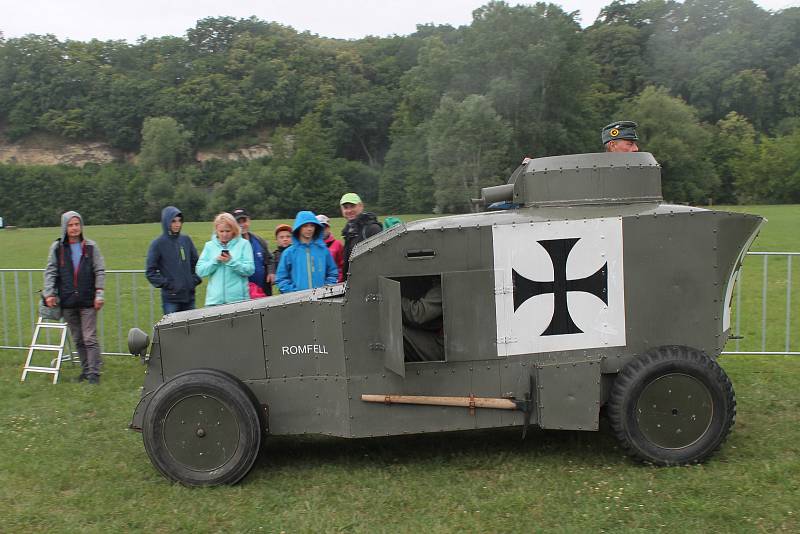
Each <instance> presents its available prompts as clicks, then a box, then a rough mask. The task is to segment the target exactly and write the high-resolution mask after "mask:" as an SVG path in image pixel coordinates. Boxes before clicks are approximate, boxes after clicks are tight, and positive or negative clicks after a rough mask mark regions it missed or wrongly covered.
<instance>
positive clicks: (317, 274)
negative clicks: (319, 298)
mask: <svg viewBox="0 0 800 534" xmlns="http://www.w3.org/2000/svg"><path fill="white" fill-rule="evenodd" d="M308 223H312V224H314V226H315V227H316V228H315V230H314V237H312V238H311V242H310V243H303V242H302V241H300V238H299V237H298V236H299V235H300V227H301V226H303V225H304V224H308ZM322 234H323V227H322V225H321V224H320V222H319V221H318V220H317V217H316V216H315V215H314V214H313V213H312V212H310V211H300V212H298V213H297V217H295V219H294V227H293V228H292V246H290V247H289V248H287V249H286V250H284V251H283V253H282V254H281V261H280V264H279V265H278V272H277V273H276V275H275V282H276V283H277V284H278V288H279V289H280V290H281V293H291V292H292V291H301V290H303V289H311V288H314V287H322V286H325V285H330V284H335V283H336V281H337V279H338V278H339V269H338V268H337V267H336V262H335V261H334V259H333V256H331V253H330V252H329V251H328V247H327V245H325V241H324V240H323V239H322Z"/></svg>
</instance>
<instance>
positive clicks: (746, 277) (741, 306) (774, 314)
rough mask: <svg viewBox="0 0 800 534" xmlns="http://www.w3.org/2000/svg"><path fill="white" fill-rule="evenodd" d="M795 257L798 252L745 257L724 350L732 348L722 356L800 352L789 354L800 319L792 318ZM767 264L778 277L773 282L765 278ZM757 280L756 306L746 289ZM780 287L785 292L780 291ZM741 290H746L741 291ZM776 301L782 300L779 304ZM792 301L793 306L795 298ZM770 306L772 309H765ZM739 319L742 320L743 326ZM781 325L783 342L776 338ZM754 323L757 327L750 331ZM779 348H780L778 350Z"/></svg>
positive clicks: (767, 268) (771, 279)
mask: <svg viewBox="0 0 800 534" xmlns="http://www.w3.org/2000/svg"><path fill="white" fill-rule="evenodd" d="M795 256H800V252H748V253H747V258H746V260H745V264H744V265H743V267H742V269H741V270H740V271H739V277H738V279H737V283H736V290H735V291H736V293H735V302H734V303H733V315H732V320H733V322H734V327H733V334H732V336H731V339H730V340H729V341H728V344H727V345H726V347H725V348H726V349H730V348H731V344H733V350H725V351H723V352H722V354H759V355H792V356H797V355H800V351H797V350H792V348H797V347H795V346H794V345H793V344H792V332H794V331H797V330H798V327H800V317H798V315H795V316H794V317H793V316H792V300H793V298H792V294H793V288H792V258H793V257H795ZM758 258H760V261H758ZM782 258H785V264H783V262H782V261H780V260H781V259H782ZM748 260H750V261H748ZM770 263H772V264H773V272H777V273H778V277H777V278H770V276H769V272H770V269H769V268H770ZM776 264H777V265H776ZM758 278H760V279H761V284H760V285H761V288H760V295H761V296H760V299H758V302H756V303H754V302H753V299H754V298H755V297H754V293H755V294H756V295H757V294H758V293H757V292H754V291H753V290H752V289H750V288H751V287H752V286H754V285H756V284H757V283H758ZM770 284H772V286H771V285H770ZM783 285H785V288H783V287H781V286H783ZM742 287H745V288H746V289H745V290H744V291H743V290H742ZM743 292H744V294H745V297H744V300H743V298H742V293H743ZM781 292H782V293H783V294H782V295H781V294H780V293H781ZM779 297H781V298H779ZM795 297H798V296H797V295H795ZM780 300H783V303H782V304H781V303H780ZM794 301H795V302H796V301H797V298H795V299H794ZM770 302H771V303H772V306H770V305H769V303H770ZM778 304H779V305H778ZM748 312H749V313H748ZM743 317H745V322H744V324H743V323H742V318H743ZM781 319H782V320H781ZM781 322H782V323H783V336H782V338H783V339H781V335H780V334H781V333H780V323H781ZM754 323H760V324H757V325H756V326H755V327H754ZM768 327H772V329H770V328H768ZM776 329H777V331H776ZM757 340H760V343H758V344H757ZM781 341H782V343H781ZM780 345H782V347H780V348H779V346H780ZM781 348H782V349H783V350H781Z"/></svg>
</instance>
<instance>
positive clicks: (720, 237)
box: [132, 153, 762, 484]
mask: <svg viewBox="0 0 800 534" xmlns="http://www.w3.org/2000/svg"><path fill="white" fill-rule="evenodd" d="M495 200H507V201H512V202H513V203H514V204H515V205H517V206H518V207H517V208H515V209H511V210H505V211H496V212H485V213H473V214H468V215H458V216H451V217H440V218H433V219H425V220H420V221H414V222H411V223H408V224H404V225H399V226H395V227H393V228H392V229H390V230H388V231H385V232H383V233H381V234H379V235H377V236H374V237H373V238H371V239H369V240H367V241H365V242H363V243H361V244H359V245H358V246H357V247H356V249H355V250H354V252H353V256H352V258H351V263H350V273H349V277H348V280H347V282H346V284H339V285H336V286H329V287H326V288H322V289H317V290H310V291H304V292H299V293H293V294H290V295H281V296H278V297H273V298H267V299H261V300H256V301H250V302H243V303H239V304H232V305H225V306H218V307H213V308H204V309H200V310H193V311H189V312H181V313H176V314H172V315H169V316H165V317H164V318H163V319H162V320H161V321H160V322H159V323H157V324H156V325H155V327H154V332H153V343H152V346H151V348H150V354H149V358H148V360H147V362H148V371H147V373H148V374H147V377H146V379H145V386H144V391H143V395H142V401H141V402H140V404H139V406H138V407H137V409H136V411H135V413H134V418H133V422H132V427H134V428H139V429H141V428H144V432H145V434H147V433H148V432H151V433H152V432H153V429H152V428H150V427H152V426H153V425H156V426H159V425H160V426H159V428H160V430H159V432H161V433H159V434H158V435H159V436H160V437H159V439H160V440H161V442H165V441H166V442H169V438H168V437H167V438H164V437H163V436H162V433H164V432H166V431H165V430H164V427H165V425H168V424H169V421H170V419H169V417H168V410H166V412H167V415H164V416H163V417H161V416H160V415H159V416H158V417H156V416H151V417H148V416H147V415H146V414H147V413H148V412H155V408H153V407H152V404H153V402H152V401H153V399H156V403H159V393H158V392H159V390H162V389H164V388H165V387H166V386H165V385H168V384H170V382H171V381H174V380H175V377H182V376H186V375H187V374H188V375H190V376H191V374H192V373H193V372H194V371H196V370H198V369H211V370H215V371H218V372H221V373H223V374H224V375H225V376H226V377H228V378H230V381H231V384H233V385H231V386H230V387H236V388H241V389H242V390H243V391H245V392H246V394H247V395H248V396H249V397H250V398H251V400H252V403H253V406H254V407H255V410H256V411H257V412H258V415H259V421H260V422H259V425H258V426H259V428H258V432H259V434H272V435H279V434H304V433H319V434H327V435H333V436H341V437H368V436H379V435H380V436H385V435H394V434H405V433H421V432H440V431H448V430H464V429H475V428H491V427H501V426H514V425H527V424H535V425H538V426H540V427H542V428H554V429H578V430H596V429H597V428H598V418H599V411H600V408H601V407H602V406H603V405H606V404H609V403H610V404H611V406H610V409H611V411H612V412H614V410H616V411H617V412H619V413H617V418H618V419H619V421H618V424H616V425H615V432H617V434H618V437H620V439H621V440H622V441H623V445H626V446H627V448H629V449H633V450H632V452H633V453H634V455H637V456H639V457H640V458H644V459H647V460H650V461H654V462H656V463H664V464H670V463H681V462H684V461H701V460H703V459H705V457H707V456H708V454H710V452H712V450H713V448H716V446H718V444H719V442H721V440H722V439H724V437H725V435H726V434H727V431H728V429H729V428H730V425H731V424H732V422H733V413H735V400H734V398H733V392H732V388H730V391H729V392H728V391H727V389H728V386H730V382H729V381H728V382H727V386H726V385H725V383H724V382H725V381H726V380H727V377H725V378H724V379H722V378H719V377H717V376H716V375H715V373H717V372H718V370H719V368H718V366H716V363H715V362H714V360H715V359H716V357H717V356H718V355H719V354H720V352H721V351H722V348H723V347H724V345H725V341H726V340H727V337H728V334H729V330H730V316H729V313H730V300H731V292H732V286H733V282H734V280H735V277H736V273H737V270H738V268H739V266H740V264H741V259H742V257H743V255H744V254H745V252H746V250H747V247H748V246H749V243H750V242H751V241H752V239H753V238H754V237H755V235H756V232H757V230H758V227H759V226H760V224H761V222H762V219H761V218H760V217H757V216H752V215H743V214H736V213H725V212H717V211H709V210H705V209H700V208H692V207H687V206H676V205H669V204H665V203H663V202H662V199H661V190H660V169H659V167H658V164H657V163H656V162H655V160H654V159H653V158H652V156H651V155H650V154H646V153H640V154H582V155H575V156H564V157H554V158H542V159H538V160H532V161H531V162H530V163H528V165H527V166H525V167H521V168H520V169H518V170H517V171H516V172H515V173H514V175H512V177H511V179H510V181H509V184H507V185H505V186H499V187H497V188H487V189H485V190H484V197H483V203H489V202H491V201H495ZM421 281H422V282H425V283H428V284H431V283H434V284H435V285H437V286H438V287H441V309H442V313H441V321H440V323H438V324H439V326H438V328H437V329H436V331H435V332H432V335H434V336H437V341H438V342H439V343H440V344H441V346H442V353H440V354H436V355H435V356H434V357H430V358H427V359H426V360H427V361H410V360H411V359H410V358H409V354H408V350H409V349H408V344H407V343H404V339H407V338H408V333H409V332H408V328H409V327H408V325H407V324H404V321H403V311H402V309H403V305H402V301H403V299H404V298H410V297H409V295H410V294H412V293H413V288H414V287H416V286H418V285H419V283H420V282H421ZM412 296H413V295H412ZM676 354H677V356H676ZM676 359H677V361H678V363H677V367H676V364H675V361H673V360H676ZM651 360H653V362H654V363H647V362H651ZM664 361H667V363H670V362H672V367H670V366H669V365H667V367H666V369H667V370H666V371H663V372H661V374H659V373H658V372H655V375H653V376H650V374H652V370H651V368H653V369H654V368H656V367H658V366H659V365H661V366H663V365H665V364H664ZM642 362H644V363H642ZM687 362H688V363H687ZM709 362H710V363H709ZM682 365H684V366H686V365H688V366H689V367H692V366H695V367H697V368H698V369H700V368H701V367H702V368H703V369H705V367H708V366H711V367H709V369H710V370H709V371H708V372H706V371H704V370H702V369H701V371H698V372H697V373H699V374H703V373H705V374H708V375H714V376H712V377H711V378H708V377H704V376H700V377H699V378H698V377H694V375H693V372H692V371H691V369H690V370H688V371H687V370H686V369H683V367H681V366H682ZM641 366H644V369H643V370H640V369H639V367H641ZM704 366H705V367H704ZM670 369H671V370H670ZM622 371H624V372H623V373H621V372H622ZM636 372H639V373H640V374H641V373H644V375H645V376H644V377H638V375H636ZM719 372H721V370H719ZM648 373H650V374H648ZM621 375H625V377H626V378H625V380H621V379H619V378H618V377H619V376H621ZM629 375H630V376H629ZM684 376H689V377H690V378H688V379H687V378H681V377H684ZM722 376H724V373H723V375H722ZM181 380H186V379H185V378H181ZM626 380H628V381H634V382H636V383H635V384H633V385H624V387H623V386H620V384H621V383H623V382H625V381H626ZM720 380H721V381H722V383H719V384H716V383H715V381H717V382H719V381H720ZM637 381H638V382H637ZM639 382H642V383H641V384H640V383H639ZM173 388H174V387H173ZM615 388H616V390H615ZM636 388H638V389H639V390H640V391H639V393H638V394H637V395H639V396H638V397H635V398H633V400H631V399H628V398H627V397H628V396H630V394H629V392H628V390H635V389H636ZM717 390H719V391H717ZM673 391H678V392H679V394H680V399H674V398H670V397H669V396H670V395H673V393H672V392H673ZM631 394H633V393H631ZM161 396H162V397H163V396H164V394H163V392H162V394H161ZM648 396H649V397H648ZM665 396H666V397H667V398H664V397H665ZM178 397H179V398H182V397H180V395H178ZM645 397H647V398H648V400H652V399H650V397H654V398H656V399H657V400H658V401H659V402H661V401H663V402H664V403H665V404H664V406H666V403H668V402H669V403H671V404H670V405H671V406H672V408H670V409H669V410H668V412H667V413H668V414H671V416H672V418H671V419H670V418H669V416H668V415H660V414H661V411H660V410H659V412H658V413H653V414H651V415H649V416H647V415H646V414H645V415H644V416H641V417H640V416H636V415H632V414H633V412H635V411H636V410H637V409H639V410H640V411H641V409H640V408H637V406H638V404H637V403H638V402H641V399H642V398H645ZM687 397H688V398H689V399H694V398H700V397H702V398H703V400H702V401H698V402H700V404H699V405H698V406H697V407H695V406H694V404H693V403H694V401H692V400H687ZM187 398H193V397H191V396H188V397H187ZM626 399H627V400H626ZM375 401H378V402H375ZM164 402H165V401H164ZM169 402H174V400H170V401H169ZM181 402H184V403H188V404H186V406H187V407H188V408H189V411H192V408H193V405H192V402H191V401H185V400H184V401H181ZM225 402H226V401H224V400H221V401H220V404H221V405H225ZM631 403H633V404H631ZM161 404H163V402H161ZM631 406H632V407H631ZM731 410H734V411H733V412H731ZM164 411H165V410H162V412H164ZM686 411H694V412H697V413H695V414H693V415H692V414H686V415H685V417H686V421H684V420H683V418H684V413H685V412H686ZM721 411H722V412H725V413H723V414H722V416H720V413H719V412H721ZM623 412H625V413H623ZM628 412H630V413H628ZM678 412H680V414H681V415H680V416H678V415H677V413H678ZM728 412H730V413H728ZM159 413H161V412H159ZM698 414H700V415H699V417H698ZM648 417H649V419H648ZM661 417H666V418H668V419H669V421H666V422H667V423H669V425H672V426H671V427H669V429H668V430H662V429H663V428H665V425H664V424H662V421H661ZM720 417H722V419H719V418H720ZM631 418H633V419H635V421H634V422H633V426H634V427H636V428H634V432H633V434H634V435H633V438H630V436H629V437H628V438H627V439H628V441H629V442H627V443H626V437H625V435H628V434H630V432H629V430H630V429H629V428H628V426H630V424H629V423H630V422H629V421H628V419H631ZM678 419H680V420H681V422H677V421H678ZM718 419H719V420H718ZM726 419H729V421H728V420H726ZM697 420H700V422H699V423H697V422H691V421H697ZM637 421H638V422H637ZM199 424H201V425H202V424H205V423H199ZM649 425H652V426H653V428H656V427H657V428H658V429H659V430H657V431H653V430H647V428H649ZM669 425H666V426H669ZM717 426H719V428H717ZM642 429H644V430H642ZM637 432H638V434H637ZM676 434H686V435H690V436H693V437H691V438H686V439H688V441H686V439H684V438H680V439H677V441H676V438H675V437H674V436H675V435H676ZM710 434H714V435H713V436H710ZM164 435H166V434H164ZM642 435H643V436H644V438H642ZM707 436H709V437H708V439H707V440H708V441H709V443H708V444H707V445H706V446H704V448H702V450H701V451H699V452H696V453H695V452H692V454H691V455H689V456H687V457H684V456H675V455H671V454H672V453H669V454H666V455H664V454H662V455H661V456H659V455H658V454H651V455H650V456H648V454H647V452H646V451H645V452H643V451H642V450H641V449H642V447H639V446H638V442H637V440H638V441H644V442H646V443H645V445H648V444H649V445H654V446H655V447H656V448H657V449H663V450H676V449H678V450H681V449H685V450H687V451H688V450H690V449H692V448H693V447H694V448H696V445H695V443H696V442H702V441H703V440H704V439H706V437H707ZM712 438H713V439H712ZM259 439H260V438H259ZM631 439H632V440H633V443H631V442H630V440H631ZM681 439H684V441H681ZM145 443H146V445H147V435H146V436H145ZM237 443H239V442H238V441H237ZM676 445H677V446H676ZM165 446H166V449H169V448H170V447H172V448H175V447H176V445H175V444H172V445H170V444H169V443H166V445H165ZM229 446H230V447H232V446H233V445H232V444H229ZM237 446H238V445H237ZM188 447H189V448H190V449H191V445H188ZM709 447H710V448H711V450H706V449H709ZM153 449H154V447H153V446H152V445H151V446H150V447H149V448H148V452H150V453H151V458H153V453H152V450H153ZM256 449H257V447H256ZM162 452H164V451H162ZM165 454H167V455H169V450H167V451H166V453H165ZM187 454H189V455H190V456H191V452H188V453H187ZM222 456H223V458H224V457H225V455H224V454H223V455H222ZM172 458H173V459H172V460H169V458H168V459H167V463H169V462H170V461H171V462H173V463H175V460H174V455H172ZM253 458H254V457H253ZM154 463H156V464H157V466H158V463H157V460H155V459H154ZM177 463H180V461H178V462H177ZM159 468H160V469H161V470H162V471H164V472H165V474H167V475H168V476H170V477H171V478H175V479H177V480H180V481H182V482H184V483H189V484H193V483H219V482H220V480H218V479H215V478H213V477H212V479H213V482H208V481H207V480H210V479H204V478H202V477H201V481H200V482H196V481H195V479H194V478H188V479H187V478H186V477H181V476H180V475H174V474H171V473H169V472H167V471H169V469H168V468H167V471H165V468H164V467H163V466H162V467H159ZM214 469H217V467H216V466H215V468H214ZM248 469H249V467H248ZM209 470H210V471H213V470H212V469H206V471H209ZM200 471H203V469H200ZM239 471H241V468H240V469H239ZM244 472H246V469H245V470H244ZM241 475H243V473H242V474H241ZM237 480H238V479H237ZM234 481H235V480H234ZM223 482H229V480H223Z"/></svg>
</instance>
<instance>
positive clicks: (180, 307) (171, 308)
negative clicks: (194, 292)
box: [161, 299, 194, 315]
mask: <svg viewBox="0 0 800 534" xmlns="http://www.w3.org/2000/svg"><path fill="white" fill-rule="evenodd" d="M161 307H162V308H163V310H164V315H167V314H168V313H175V312H179V311H186V310H193V309H194V299H192V300H190V301H189V302H167V301H166V300H162V301H161Z"/></svg>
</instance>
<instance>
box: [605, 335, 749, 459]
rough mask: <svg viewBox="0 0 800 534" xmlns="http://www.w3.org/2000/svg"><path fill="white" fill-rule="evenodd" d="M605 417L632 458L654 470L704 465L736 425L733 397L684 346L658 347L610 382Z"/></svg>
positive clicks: (701, 357)
mask: <svg viewBox="0 0 800 534" xmlns="http://www.w3.org/2000/svg"><path fill="white" fill-rule="evenodd" d="M608 418H609V420H610V422H611V427H612V428H613V430H614V433H615V435H616V437H617V439H618V440H619V442H620V444H621V445H622V447H623V448H624V449H625V450H626V451H627V452H628V454H630V455H631V456H634V457H637V458H639V459H640V460H643V461H645V462H651V463H653V464H656V465H682V464H691V463H698V462H702V461H704V460H705V459H707V458H708V457H709V456H710V455H711V454H712V453H713V452H714V451H715V450H717V449H718V448H719V447H720V445H722V442H723V441H724V440H725V438H726V437H727V436H728V433H729V432H730V429H731V427H732V426H733V423H734V422H735V420H736V395H735V394H734V391H733V386H732V384H731V381H730V379H729V378H728V376H727V375H726V374H725V371H723V370H722V368H721V367H720V366H719V364H717V362H716V361H714V360H712V359H711V358H709V357H708V356H707V355H705V354H704V353H702V352H700V351H698V350H695V349H691V348H687V347H679V346H676V347H661V348H658V349H655V350H652V351H650V352H648V353H646V354H644V355H643V356H641V357H639V358H636V359H635V360H633V361H631V362H630V363H628V365H626V366H625V367H624V368H623V369H622V371H620V373H619V375H618V376H617V378H616V379H615V381H614V386H613V388H612V390H611V395H610V397H609V401H608Z"/></svg>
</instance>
